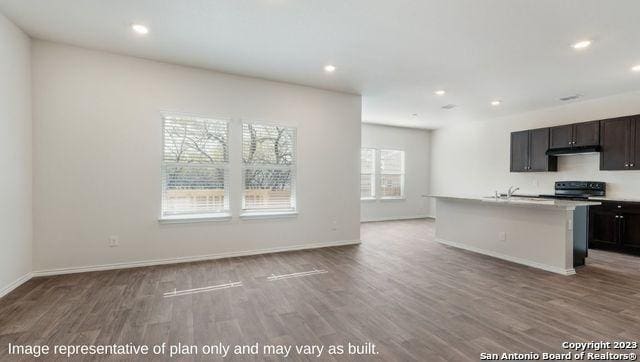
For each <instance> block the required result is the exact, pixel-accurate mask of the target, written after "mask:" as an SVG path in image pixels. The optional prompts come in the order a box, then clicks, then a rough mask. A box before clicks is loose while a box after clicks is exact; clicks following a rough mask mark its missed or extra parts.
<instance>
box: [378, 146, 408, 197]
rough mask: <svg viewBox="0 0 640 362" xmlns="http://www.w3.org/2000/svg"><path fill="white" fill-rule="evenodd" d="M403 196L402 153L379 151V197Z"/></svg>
mask: <svg viewBox="0 0 640 362" xmlns="http://www.w3.org/2000/svg"><path fill="white" fill-rule="evenodd" d="M403 196H404V151H397V150H380V197H381V198H383V199H384V198H401V197H403Z"/></svg>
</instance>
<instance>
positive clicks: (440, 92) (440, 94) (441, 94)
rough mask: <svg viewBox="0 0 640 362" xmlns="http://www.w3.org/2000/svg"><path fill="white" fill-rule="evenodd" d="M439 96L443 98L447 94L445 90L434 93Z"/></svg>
mask: <svg viewBox="0 0 640 362" xmlns="http://www.w3.org/2000/svg"><path fill="white" fill-rule="evenodd" d="M434 93H435V94H436V95H437V96H443V95H444V94H445V93H447V92H446V91H445V90H444V89H439V90H437V91H435V92H434Z"/></svg>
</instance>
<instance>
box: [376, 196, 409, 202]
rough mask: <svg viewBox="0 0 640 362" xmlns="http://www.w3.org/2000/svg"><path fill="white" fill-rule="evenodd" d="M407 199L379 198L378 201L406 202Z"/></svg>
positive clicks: (401, 197)
mask: <svg viewBox="0 0 640 362" xmlns="http://www.w3.org/2000/svg"><path fill="white" fill-rule="evenodd" d="M406 200H407V198H406V197H404V196H398V197H381V198H380V201H406Z"/></svg>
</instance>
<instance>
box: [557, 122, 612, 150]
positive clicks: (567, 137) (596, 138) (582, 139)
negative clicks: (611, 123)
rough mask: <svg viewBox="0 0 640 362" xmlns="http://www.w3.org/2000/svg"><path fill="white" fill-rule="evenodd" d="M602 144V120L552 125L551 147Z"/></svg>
mask: <svg viewBox="0 0 640 362" xmlns="http://www.w3.org/2000/svg"><path fill="white" fill-rule="evenodd" d="M599 144H600V121H591V122H583V123H576V124H568V125H564V126H557V127H551V129H550V138H549V148H550V149H559V148H574V147H587V146H598V145H599Z"/></svg>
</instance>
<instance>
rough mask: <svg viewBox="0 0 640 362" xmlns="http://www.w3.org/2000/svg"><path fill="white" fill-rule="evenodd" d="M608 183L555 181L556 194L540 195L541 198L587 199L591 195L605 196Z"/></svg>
mask: <svg viewBox="0 0 640 362" xmlns="http://www.w3.org/2000/svg"><path fill="white" fill-rule="evenodd" d="M606 194H607V184H606V183H604V182H598V181H558V182H556V183H555V194H553V195H540V196H539V197H541V198H545V199H546V198H549V199H563V200H587V199H589V198H590V197H604V196H606Z"/></svg>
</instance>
